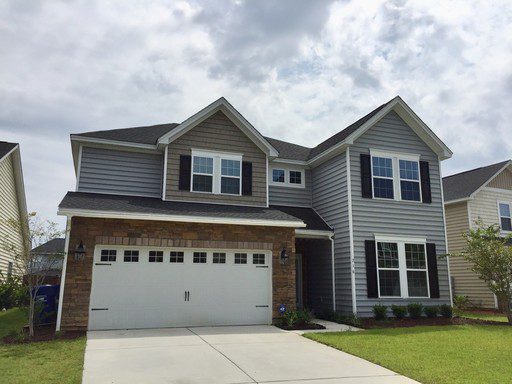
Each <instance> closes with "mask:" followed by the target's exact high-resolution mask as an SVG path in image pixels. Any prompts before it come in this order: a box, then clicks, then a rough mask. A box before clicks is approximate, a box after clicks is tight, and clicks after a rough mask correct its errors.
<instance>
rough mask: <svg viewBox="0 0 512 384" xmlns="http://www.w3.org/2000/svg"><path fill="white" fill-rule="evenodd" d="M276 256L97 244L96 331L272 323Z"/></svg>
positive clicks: (92, 318)
mask: <svg viewBox="0 0 512 384" xmlns="http://www.w3.org/2000/svg"><path fill="white" fill-rule="evenodd" d="M271 276H272V272H271V254H270V252H268V251H244V250H212V249H170V248H147V247H144V248H142V247H117V246H114V247H112V246H97V247H96V249H95V252H94V263H93V274H92V288H91V299H90V307H89V329H90V330H101V329H127V328H159V327H183V326H203V325H204V326H206V325H250V324H270V323H271V321H272V313H271V300H272V297H271V289H272V286H271V284H272V282H271Z"/></svg>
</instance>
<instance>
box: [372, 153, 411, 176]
mask: <svg viewBox="0 0 512 384" xmlns="http://www.w3.org/2000/svg"><path fill="white" fill-rule="evenodd" d="M370 155H371V156H372V157H373V156H375V157H398V158H400V160H409V161H417V162H419V161H420V155H418V154H415V153H406V152H390V151H382V150H380V149H374V148H370ZM418 172H419V169H418Z"/></svg>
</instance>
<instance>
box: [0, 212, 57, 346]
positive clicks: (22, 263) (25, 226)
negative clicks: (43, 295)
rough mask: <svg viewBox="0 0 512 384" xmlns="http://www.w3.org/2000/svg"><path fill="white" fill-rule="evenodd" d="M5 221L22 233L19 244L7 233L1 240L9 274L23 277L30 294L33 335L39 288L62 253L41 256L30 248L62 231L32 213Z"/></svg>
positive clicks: (32, 334)
mask: <svg viewBox="0 0 512 384" xmlns="http://www.w3.org/2000/svg"><path fill="white" fill-rule="evenodd" d="M6 224H7V225H8V226H10V227H11V228H12V229H13V231H12V232H13V233H21V234H23V235H22V238H23V239H22V240H23V241H22V244H20V241H19V239H18V238H14V237H12V236H6V237H5V238H3V239H0V241H1V243H2V246H3V248H4V250H6V251H7V252H8V254H9V255H11V256H12V258H13V270H12V273H13V274H15V275H19V276H23V284H24V285H25V286H26V289H27V292H28V295H29V308H28V324H29V334H30V337H33V336H34V320H35V315H36V298H37V294H38V289H39V287H40V286H41V285H43V284H45V280H46V277H47V273H48V272H49V271H51V270H52V269H54V268H55V267H57V266H58V265H59V264H60V262H61V260H62V259H63V257H64V254H63V253H62V252H57V253H45V254H44V255H42V254H41V253H35V252H32V249H34V248H36V247H38V246H40V245H42V244H44V243H47V242H48V241H50V240H52V239H55V238H57V237H60V236H61V235H62V231H59V230H58V227H57V224H56V223H54V222H51V221H49V220H43V219H41V218H40V217H38V216H37V214H36V213H35V212H31V213H29V214H28V215H27V217H26V218H22V219H21V220H15V219H8V220H7V223H6Z"/></svg>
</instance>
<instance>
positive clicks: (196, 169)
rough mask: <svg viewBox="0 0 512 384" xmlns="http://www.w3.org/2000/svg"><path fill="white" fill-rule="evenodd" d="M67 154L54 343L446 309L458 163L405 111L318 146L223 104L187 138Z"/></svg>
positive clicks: (98, 145) (136, 137) (182, 129)
mask: <svg viewBox="0 0 512 384" xmlns="http://www.w3.org/2000/svg"><path fill="white" fill-rule="evenodd" d="M315 135H316V133H312V137H313V136H315ZM71 146H72V152H73V159H74V165H75V171H76V175H77V183H76V191H74V192H68V193H67V195H66V196H65V197H64V199H63V200H62V202H61V203H60V205H59V214H61V215H65V216H67V230H68V232H67V233H68V236H67V238H66V250H67V259H66V262H65V264H64V272H63V279H62V286H63V289H61V299H60V308H59V316H58V324H57V327H58V329H116V328H150V327H169V326H188V325H235V324H237V325H240V324H269V323H271V322H272V319H273V318H276V317H278V316H279V315H280V314H279V312H280V311H279V310H280V309H283V308H286V310H293V309H295V308H297V307H299V308H301V307H303V308H309V309H312V310H314V311H315V312H317V313H320V312H326V311H332V310H336V311H339V312H342V313H345V314H352V313H353V314H357V315H358V316H361V317H362V316H371V314H372V306H373V305H375V304H377V303H382V304H386V305H391V304H406V303H410V302H422V303H423V304H425V305H438V304H443V303H450V287H449V271H448V263H447V260H446V259H439V260H438V259H437V257H436V254H444V253H446V232H445V226H444V210H443V198H442V188H441V187H442V186H441V175H440V161H441V160H444V159H447V158H449V157H450V156H451V154H452V153H451V151H450V150H449V149H448V148H447V147H446V145H444V144H443V143H442V142H441V140H440V139H439V138H438V137H437V136H436V135H435V134H434V133H433V132H432V131H431V130H430V129H429V128H428V127H427V126H426V125H425V124H424V123H423V122H422V121H421V120H420V118H419V117H418V116H417V115H416V114H415V113H414V112H413V111H412V110H411V109H410V108H409V107H408V106H407V104H405V102H404V101H403V100H402V99H400V97H396V98H394V99H392V100H391V101H389V102H387V103H385V104H383V105H381V106H380V107H378V108H377V109H375V110H374V111H372V112H371V113H369V114H368V115H366V116H365V117H363V118H361V119H360V120H358V121H356V122H355V123H353V124H352V125H350V126H348V127H347V128H346V129H344V130H343V131H341V132H339V133H337V134H335V135H334V136H332V137H330V138H329V139H327V140H325V141H323V142H322V143H320V144H319V145H317V146H316V147H314V148H306V147H303V146H300V145H296V144H292V143H288V142H284V141H281V140H277V139H272V138H268V137H264V136H262V135H261V133H260V132H259V131H258V130H256V129H255V128H254V127H253V126H252V125H251V124H250V123H249V122H248V121H247V120H246V119H245V118H244V117H243V116H242V115H241V114H240V113H239V112H238V111H237V110H236V109H235V108H234V107H233V106H232V105H231V104H229V103H228V102H227V101H226V100H225V99H224V98H220V99H219V100H217V101H215V102H214V103H212V104H210V105H209V106H207V107H206V108H204V109H203V110H201V111H199V112H198V113H196V114H195V115H193V116H191V117H190V118H188V119H187V120H185V121H184V122H183V123H181V124H163V125H154V126H147V127H137V128H126V129H114V130H108V131H98V132H88V133H83V134H74V135H71Z"/></svg>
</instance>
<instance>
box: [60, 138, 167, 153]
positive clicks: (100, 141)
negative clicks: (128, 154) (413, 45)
mask: <svg viewBox="0 0 512 384" xmlns="http://www.w3.org/2000/svg"><path fill="white" fill-rule="evenodd" d="M70 137H71V142H73V141H76V142H83V143H97V144H108V145H114V146H119V147H131V148H139V149H149V150H153V151H157V149H158V148H157V146H156V145H153V144H140V143H133V142H129V141H117V140H108V139H98V138H95V137H86V136H79V135H70Z"/></svg>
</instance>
